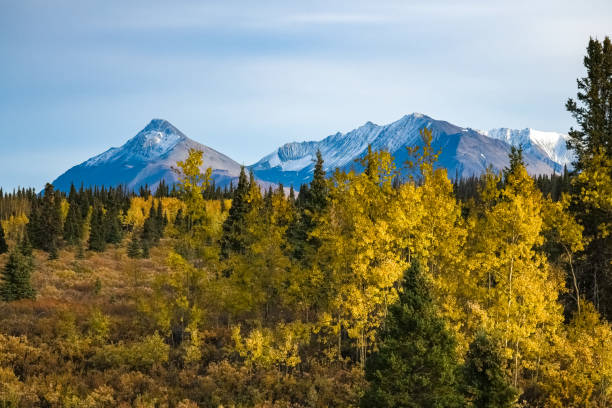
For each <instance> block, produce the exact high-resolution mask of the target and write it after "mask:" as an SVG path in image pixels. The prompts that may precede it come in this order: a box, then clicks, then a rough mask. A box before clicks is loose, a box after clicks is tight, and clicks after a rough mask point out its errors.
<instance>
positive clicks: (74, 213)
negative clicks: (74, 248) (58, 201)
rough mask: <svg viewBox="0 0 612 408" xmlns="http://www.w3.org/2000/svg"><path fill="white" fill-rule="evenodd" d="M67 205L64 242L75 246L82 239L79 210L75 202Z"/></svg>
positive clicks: (81, 222)
mask: <svg viewBox="0 0 612 408" xmlns="http://www.w3.org/2000/svg"><path fill="white" fill-rule="evenodd" d="M69 205H70V206H69V207H68V214H67V215H66V221H64V240H65V241H66V242H67V243H68V244H70V245H77V244H78V243H79V242H80V241H81V239H82V238H83V219H82V216H81V208H80V207H79V205H78V203H77V202H76V201H70V202H69Z"/></svg>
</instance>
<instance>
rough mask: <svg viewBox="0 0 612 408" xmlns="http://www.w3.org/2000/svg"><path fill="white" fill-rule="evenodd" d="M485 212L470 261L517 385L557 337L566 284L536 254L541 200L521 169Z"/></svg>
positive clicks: (474, 236) (490, 323) (472, 238)
mask: <svg viewBox="0 0 612 408" xmlns="http://www.w3.org/2000/svg"><path fill="white" fill-rule="evenodd" d="M487 194H489V196H491V197H495V194H492V193H491V192H488V193H487ZM484 207H485V211H484V213H483V214H482V215H481V218H480V219H479V220H478V222H476V223H475V224H474V227H475V228H474V230H473V231H471V234H470V239H469V240H468V241H470V242H471V244H472V248H471V249H472V252H471V253H470V256H471V255H473V256H474V257H475V259H478V260H479V261H480V264H479V265H477V266H476V268H477V270H476V274H477V275H478V278H479V280H480V284H481V285H482V286H483V287H485V288H486V290H484V291H482V292H481V293H482V294H484V298H481V299H480V302H481V305H482V307H483V309H484V310H485V311H486V313H487V321H486V324H487V325H488V326H489V327H488V329H489V330H490V331H491V332H492V333H494V334H495V335H497V336H498V337H499V338H500V339H501V341H502V345H503V347H504V353H505V357H506V358H507V359H508V363H509V368H510V370H511V372H512V383H513V385H514V386H517V385H518V381H519V377H520V374H521V370H522V369H523V368H533V367H532V365H533V362H534V360H536V359H537V357H538V353H539V352H540V351H541V348H542V347H543V346H544V345H543V344H542V342H543V339H544V337H545V336H544V334H545V333H554V331H555V330H556V329H557V328H558V327H559V325H560V323H561V321H562V313H561V307H560V305H559V304H558V302H557V297H558V293H559V291H560V290H562V289H563V282H562V279H560V277H559V276H555V275H554V274H553V273H551V268H550V267H549V265H548V262H547V259H546V257H545V256H544V255H543V254H542V253H540V252H539V251H538V248H539V247H540V246H541V245H542V243H543V235H542V229H543V219H542V195H541V193H540V192H539V191H537V190H536V188H535V186H534V182H533V180H532V179H531V178H530V177H529V175H528V174H527V171H526V170H525V168H524V166H523V165H517V166H515V168H513V169H511V170H510V171H509V172H508V174H507V177H506V180H505V186H504V187H503V189H502V190H501V191H500V194H499V196H498V197H497V202H495V203H494V204H493V205H491V206H489V207H488V208H487V206H484Z"/></svg>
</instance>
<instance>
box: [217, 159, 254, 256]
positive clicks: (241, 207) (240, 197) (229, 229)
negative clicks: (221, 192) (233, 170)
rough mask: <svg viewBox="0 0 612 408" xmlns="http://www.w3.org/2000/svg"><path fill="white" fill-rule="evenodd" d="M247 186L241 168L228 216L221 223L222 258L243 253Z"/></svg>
mask: <svg viewBox="0 0 612 408" xmlns="http://www.w3.org/2000/svg"><path fill="white" fill-rule="evenodd" d="M249 186H250V184H249V181H248V180H247V177H246V173H245V171H244V166H243V167H242V168H241V169H240V176H239V177H238V186H237V187H236V189H235V190H234V194H233V196H232V206H231V207H230V209H229V215H228V216H227V218H226V219H225V222H224V223H223V235H222V236H221V240H220V241H221V242H220V244H221V257H222V258H227V257H229V255H230V254H231V253H232V252H242V251H244V247H245V245H244V233H245V229H246V225H245V216H246V214H247V213H248V212H249V209H250V206H249V202H248V194H249Z"/></svg>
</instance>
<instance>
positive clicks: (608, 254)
mask: <svg viewBox="0 0 612 408" xmlns="http://www.w3.org/2000/svg"><path fill="white" fill-rule="evenodd" d="M584 66H585V68H586V71H587V72H586V76H585V77H583V78H579V79H578V81H577V84H578V94H577V100H573V99H569V100H568V101H567V104H566V107H567V110H568V111H569V112H570V113H571V114H572V116H573V117H574V119H575V120H576V122H577V123H578V129H573V128H572V129H571V130H570V132H569V136H570V140H569V141H568V146H569V147H570V148H571V149H573V150H574V152H575V153H576V162H575V163H574V165H575V168H576V170H577V173H578V174H576V175H575V177H574V178H573V180H572V186H573V188H572V206H571V209H572V211H573V212H574V213H575V214H576V216H577V218H578V220H579V221H580V223H581V224H582V225H583V227H584V232H583V235H584V236H585V238H587V240H588V245H587V247H586V249H585V251H584V255H585V256H583V257H581V259H579V260H578V264H577V268H576V269H577V270H578V271H580V272H579V275H580V276H579V281H580V282H579V284H580V286H581V287H583V288H584V290H583V291H582V292H583V293H584V294H585V295H586V297H587V299H589V300H591V301H592V302H593V303H594V304H595V306H596V307H597V309H598V311H599V312H600V313H602V314H603V315H604V316H606V317H607V319H608V320H612V234H610V233H609V231H610V230H611V229H612V204H610V203H612V41H611V40H610V38H609V37H606V38H605V39H604V41H603V42H600V41H598V40H596V39H593V38H591V39H590V40H589V43H588V46H587V53H586V56H585V57H584Z"/></svg>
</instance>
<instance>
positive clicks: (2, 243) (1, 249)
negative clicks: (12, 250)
mask: <svg viewBox="0 0 612 408" xmlns="http://www.w3.org/2000/svg"><path fill="white" fill-rule="evenodd" d="M6 252H8V245H7V243H6V239H5V238H4V229H3V228H2V223H0V254H5V253H6Z"/></svg>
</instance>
